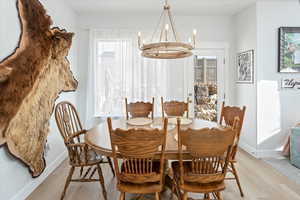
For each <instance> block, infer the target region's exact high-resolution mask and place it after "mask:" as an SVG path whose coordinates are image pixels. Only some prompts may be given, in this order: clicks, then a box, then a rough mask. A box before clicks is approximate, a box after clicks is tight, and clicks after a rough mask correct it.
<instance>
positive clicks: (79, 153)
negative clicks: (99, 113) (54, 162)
mask: <svg viewBox="0 0 300 200" xmlns="http://www.w3.org/2000/svg"><path fill="white" fill-rule="evenodd" d="M55 119H56V123H57V126H58V129H59V131H60V133H61V135H62V137H63V139H64V142H65V145H66V147H67V149H68V153H69V163H70V166H71V168H70V171H69V175H68V177H67V180H66V183H65V187H64V190H63V193H62V195H61V199H63V198H64V197H65V194H66V191H67V188H68V186H69V185H70V182H98V181H99V182H100V184H101V187H102V193H103V197H104V199H107V195H106V189H105V185H104V178H103V174H102V170H101V167H100V165H101V164H104V163H109V165H110V167H111V170H112V173H113V174H114V170H113V166H112V162H111V160H110V158H107V160H108V161H104V159H103V157H102V156H100V155H97V154H96V153H95V152H94V151H93V150H92V149H91V148H89V146H88V145H87V144H86V143H85V142H84V139H83V135H84V134H85V133H86V130H84V129H83V128H82V124H81V121H80V119H79V116H78V113H77V111H76V109H75V107H74V106H73V105H72V104H71V103H69V102H65V101H64V102H61V103H59V104H58V105H57V106H56V108H55ZM76 168H80V177H79V178H78V179H73V178H72V177H73V173H74V171H75V169H76ZM96 172H98V175H99V178H93V177H94V174H95V173H96Z"/></svg>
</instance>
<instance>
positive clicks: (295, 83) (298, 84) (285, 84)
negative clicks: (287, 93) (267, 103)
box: [281, 78, 300, 90]
mask: <svg viewBox="0 0 300 200" xmlns="http://www.w3.org/2000/svg"><path fill="white" fill-rule="evenodd" d="M281 88H287V89H298V90H299V89H300V80H296V79H293V78H286V79H282V80H281Z"/></svg>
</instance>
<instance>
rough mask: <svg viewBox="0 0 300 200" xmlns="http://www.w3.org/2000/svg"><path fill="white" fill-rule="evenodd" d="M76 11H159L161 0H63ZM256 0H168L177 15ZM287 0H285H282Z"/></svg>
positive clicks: (225, 10)
mask: <svg viewBox="0 0 300 200" xmlns="http://www.w3.org/2000/svg"><path fill="white" fill-rule="evenodd" d="M65 1H67V3H68V4H69V5H70V6H71V7H73V9H75V10H76V11H77V12H78V13H91V12H93V13H95V12H99V13H110V14H114V13H120V12H121V13H133V12H134V13H145V14H152V13H159V12H161V10H162V5H163V3H164V1H163V0H65ZM256 1H257V0H169V3H170V5H171V6H172V10H173V11H174V13H175V14H178V15H233V14H235V13H237V12H239V11H241V10H242V9H243V8H245V7H247V6H249V5H250V4H252V3H254V2H256ZM283 1H287V0H283Z"/></svg>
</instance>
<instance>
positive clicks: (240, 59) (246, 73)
mask: <svg viewBox="0 0 300 200" xmlns="http://www.w3.org/2000/svg"><path fill="white" fill-rule="evenodd" d="M253 76H254V50H249V51H245V52H242V53H238V55H237V81H236V82H237V83H248V84H252V83H253V82H254V77H253Z"/></svg>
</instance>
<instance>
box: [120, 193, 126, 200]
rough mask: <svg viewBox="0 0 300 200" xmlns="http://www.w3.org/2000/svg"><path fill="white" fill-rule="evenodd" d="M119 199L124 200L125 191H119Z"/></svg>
mask: <svg viewBox="0 0 300 200" xmlns="http://www.w3.org/2000/svg"><path fill="white" fill-rule="evenodd" d="M119 199H120V200H125V192H121V194H120V198H119Z"/></svg>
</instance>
